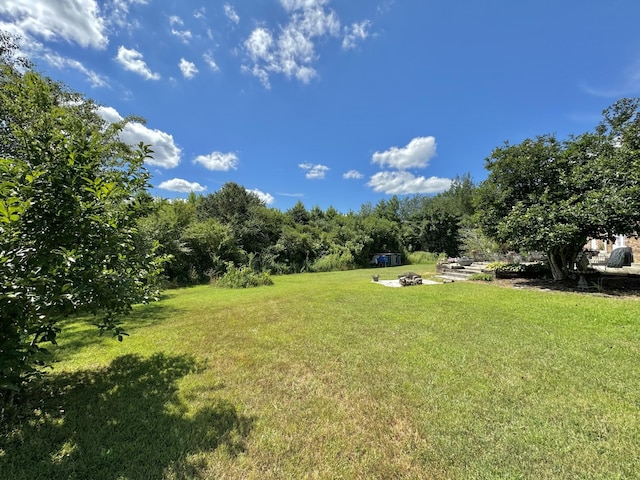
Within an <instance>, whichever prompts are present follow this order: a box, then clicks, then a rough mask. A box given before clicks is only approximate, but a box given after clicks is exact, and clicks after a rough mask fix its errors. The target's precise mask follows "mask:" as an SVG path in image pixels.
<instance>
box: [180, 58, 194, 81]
mask: <svg viewBox="0 0 640 480" xmlns="http://www.w3.org/2000/svg"><path fill="white" fill-rule="evenodd" d="M180 71H181V72H182V75H183V76H184V78H189V79H191V78H193V77H195V76H196V74H197V73H198V68H197V67H196V64H195V63H193V62H189V61H187V60H185V59H184V58H181V59H180Z"/></svg>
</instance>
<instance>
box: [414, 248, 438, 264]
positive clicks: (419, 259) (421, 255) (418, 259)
mask: <svg viewBox="0 0 640 480" xmlns="http://www.w3.org/2000/svg"><path fill="white" fill-rule="evenodd" d="M407 260H408V262H409V264H411V265H416V264H420V263H436V262H437V261H438V254H437V253H431V252H423V251H418V252H411V253H410V254H409V255H408V256H407Z"/></svg>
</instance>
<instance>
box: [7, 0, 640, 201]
mask: <svg viewBox="0 0 640 480" xmlns="http://www.w3.org/2000/svg"><path fill="white" fill-rule="evenodd" d="M639 19H640V2H638V1H637V0H607V1H606V2H605V1H602V0H564V1H558V0H537V1H535V2H533V1H527V2H525V1H513V0H485V1H482V2H479V1H477V0H474V1H472V0H458V1H451V0H404V1H403V0H229V1H224V0H223V1H207V0H195V1H190V0H104V1H103V0H99V1H96V0H2V2H0V29H2V30H6V31H9V32H11V33H15V34H17V35H20V36H21V37H22V48H23V52H24V53H25V54H26V55H28V56H29V57H30V58H31V59H32V60H33V61H34V62H35V63H36V65H37V67H38V69H39V70H40V71H42V72H44V73H45V74H47V75H49V76H51V77H53V78H55V79H57V80H61V81H63V82H65V83H66V84H68V85H70V86H71V87H72V88H73V89H74V90H77V91H80V92H83V93H85V94H86V95H87V96H88V97H90V98H93V99H94V100H96V101H97V102H98V103H99V104H100V105H102V107H101V113H102V115H103V116H104V118H106V119H107V120H114V119H119V118H121V117H124V116H128V115H138V116H141V117H144V118H145V119H146V120H147V123H146V125H144V126H143V125H140V124H134V125H132V126H131V127H130V128H128V129H127V130H126V131H125V132H124V134H123V137H124V138H125V140H127V141H131V142H134V143H138V142H139V141H141V140H142V141H145V142H146V143H151V144H152V146H153V148H154V150H155V152H156V154H155V158H154V159H153V161H151V162H149V164H148V167H149V169H150V171H151V172H152V174H153V177H152V184H153V191H152V193H153V194H154V195H159V196H162V197H166V198H176V197H186V196H187V194H188V192H189V191H190V190H193V191H196V192H199V193H204V194H207V193H213V192H215V191H216V190H218V189H219V188H220V187H221V186H222V185H223V184H224V183H225V182H237V183H239V184H241V185H243V186H244V187H246V188H247V189H248V190H251V191H254V192H256V193H257V194H258V195H260V196H261V198H263V199H264V200H265V201H266V202H267V203H268V205H269V206H272V207H275V208H279V209H281V210H287V209H288V208H290V207H291V206H293V205H294V204H295V203H296V202H297V201H299V200H300V201H302V202H303V203H304V204H305V206H306V207H307V208H311V207H313V206H315V205H317V206H320V207H321V208H322V209H326V208H328V207H329V206H333V207H335V208H336V209H338V210H339V211H341V212H347V211H349V210H359V208H360V207H361V205H362V204H363V203H366V202H371V203H373V204H375V203H377V202H378V201H379V200H380V199H388V198H389V197H390V196H391V195H393V194H398V195H412V194H416V193H420V194H435V193H437V192H440V191H442V190H445V189H447V188H448V186H449V184H450V181H451V179H452V178H454V177H455V176H456V175H463V174H465V173H470V174H471V175H472V177H473V179H474V180H475V181H481V180H483V179H484V178H485V176H486V172H485V170H484V159H485V158H486V157H487V156H488V155H489V154H490V153H491V150H492V149H493V148H495V147H497V146H499V145H502V144H503V142H504V141H506V140H508V141H510V142H511V143H517V142H519V141H521V140H523V139H524V138H526V137H531V136H535V135H538V134H544V133H556V134H558V135H559V136H560V137H565V136H566V135H568V134H570V133H575V134H579V133H582V132H585V131H587V130H591V129H592V128H593V127H594V126H595V125H596V124H597V122H598V121H599V119H600V114H601V112H602V110H603V109H604V108H606V107H607V106H609V105H610V104H612V103H613V102H614V101H615V100H617V99H618V98H621V97H624V96H640V28H638V25H639Z"/></svg>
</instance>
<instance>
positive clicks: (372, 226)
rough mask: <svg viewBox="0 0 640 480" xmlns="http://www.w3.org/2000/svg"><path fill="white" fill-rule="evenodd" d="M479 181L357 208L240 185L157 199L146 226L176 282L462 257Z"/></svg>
mask: <svg viewBox="0 0 640 480" xmlns="http://www.w3.org/2000/svg"><path fill="white" fill-rule="evenodd" d="M474 192H475V186H474V184H473V181H472V179H471V178H470V176H469V175H465V176H463V177H459V178H456V179H455V180H454V182H453V183H452V186H451V187H450V188H449V190H447V191H446V192H443V193H441V194H439V195H437V196H434V197H427V196H420V195H416V196H413V197H406V198H402V199H400V198H398V197H397V196H393V197H391V198H390V199H389V200H384V199H382V200H380V201H379V202H378V203H376V204H375V205H372V204H370V203H367V204H364V205H362V207H361V208H360V210H359V211H356V212H354V211H350V212H347V213H340V212H338V211H337V210H336V209H335V208H333V207H329V208H327V209H326V210H322V209H321V208H320V207H318V206H314V207H312V208H311V209H307V208H306V207H305V206H304V204H303V203H302V202H301V201H299V202H297V203H296V204H295V205H294V206H293V207H292V208H290V209H289V210H287V211H284V212H282V211H280V210H277V209H274V208H269V207H267V206H266V205H265V204H264V202H262V201H261V200H260V198H259V197H258V196H257V195H255V194H254V193H251V192H249V191H247V190H246V189H245V188H244V187H243V186H241V185H238V184H236V183H226V184H225V185H223V186H222V188H220V190H218V191H217V192H214V193H211V194H207V195H196V194H193V193H192V194H191V195H189V197H188V198H187V199H186V200H184V201H182V200H173V201H170V200H166V199H156V200H155V201H154V211H153V212H152V213H151V214H150V215H149V216H147V217H146V218H145V219H143V220H142V221H141V223H140V229H141V231H142V232H144V235H146V236H147V237H148V238H149V240H150V241H157V242H158V243H159V244H160V245H161V247H160V250H159V251H160V252H161V253H162V254H163V255H165V256H166V258H167V259H168V262H167V264H166V266H165V276H166V279H167V280H168V281H169V282H170V283H173V284H175V285H187V284H194V283H201V282H206V281H208V280H210V279H211V278H212V277H219V276H221V275H223V274H224V273H225V271H226V269H227V267H228V266H229V265H250V266H251V267H252V268H254V269H256V270H259V271H267V272H269V273H274V274H285V273H298V272H305V271H306V272H309V271H316V272H317V271H328V270H340V269H352V268H357V267H366V266H368V265H369V263H370V261H371V259H372V257H373V256H374V254H376V253H383V252H398V253H401V254H402V255H403V257H404V258H407V257H408V255H409V254H410V253H411V252H414V251H429V252H438V253H444V254H446V255H450V256H456V255H458V254H459V252H460V244H459V241H458V238H459V232H460V229H461V228H462V227H463V225H465V222H466V223H469V219H470V217H471V216H472V214H473V212H474V207H473V195H474Z"/></svg>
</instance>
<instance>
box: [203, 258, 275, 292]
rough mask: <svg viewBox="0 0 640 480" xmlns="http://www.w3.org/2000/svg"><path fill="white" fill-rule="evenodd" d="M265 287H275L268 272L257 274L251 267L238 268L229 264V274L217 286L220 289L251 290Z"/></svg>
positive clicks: (219, 280)
mask: <svg viewBox="0 0 640 480" xmlns="http://www.w3.org/2000/svg"><path fill="white" fill-rule="evenodd" d="M263 285H273V280H271V276H270V275H269V274H268V273H267V272H256V271H254V270H253V268H251V267H247V266H244V267H240V268H238V267H236V266H235V265H233V264H232V263H229V264H227V272H226V273H225V274H224V275H223V276H222V277H220V278H219V279H218V281H217V283H216V286H217V287H220V288H250V287H260V286H263Z"/></svg>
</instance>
